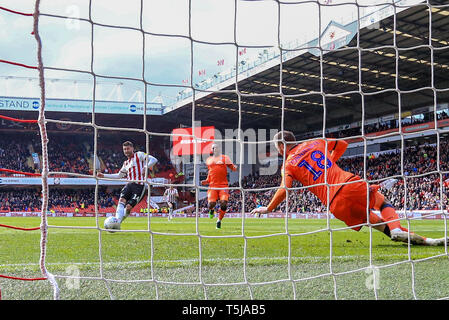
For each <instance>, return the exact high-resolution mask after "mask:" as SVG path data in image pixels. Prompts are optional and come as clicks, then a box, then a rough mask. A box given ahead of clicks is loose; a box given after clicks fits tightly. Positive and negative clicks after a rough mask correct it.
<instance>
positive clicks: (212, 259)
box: [0, 253, 407, 268]
mask: <svg viewBox="0 0 449 320" xmlns="http://www.w3.org/2000/svg"><path fill="white" fill-rule="evenodd" d="M400 256H407V254H406V253H404V254H384V255H377V256H375V257H374V258H385V257H400ZM355 258H369V256H368V255H366V256H361V255H345V256H334V257H333V259H337V260H344V259H355ZM291 259H292V260H297V261H308V260H312V262H318V261H329V257H317V256H305V257H291ZM243 260H244V259H243V258H210V259H203V260H202V261H203V262H226V261H228V262H234V261H242V262H243ZM246 260H247V261H251V260H288V257H247V258H246ZM193 262H198V259H178V260H165V259H162V260H153V263H181V264H182V263H193ZM145 263H151V261H150V260H148V261H124V262H103V265H132V264H145ZM99 264H100V262H56V263H47V264H46V265H47V266H58V265H99ZM34 265H38V263H17V264H0V268H1V267H26V266H34Z"/></svg>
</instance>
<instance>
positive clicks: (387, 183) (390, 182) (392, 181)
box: [379, 178, 398, 190]
mask: <svg viewBox="0 0 449 320" xmlns="http://www.w3.org/2000/svg"><path fill="white" fill-rule="evenodd" d="M396 182H398V179H394V178H391V179H387V180H385V181H383V182H381V183H380V184H379V185H380V187H381V188H384V189H387V190H390V189H391V188H393V186H394V185H395V184H396Z"/></svg>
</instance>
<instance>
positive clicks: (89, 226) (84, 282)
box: [0, 217, 449, 300]
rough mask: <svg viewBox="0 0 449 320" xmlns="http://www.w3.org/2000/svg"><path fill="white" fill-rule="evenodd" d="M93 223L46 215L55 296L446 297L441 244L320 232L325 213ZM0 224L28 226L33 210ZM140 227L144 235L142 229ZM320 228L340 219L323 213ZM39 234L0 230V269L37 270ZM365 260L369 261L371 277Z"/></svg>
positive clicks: (4, 288)
mask: <svg viewBox="0 0 449 320" xmlns="http://www.w3.org/2000/svg"><path fill="white" fill-rule="evenodd" d="M96 221H97V220H96V218H56V217H49V218H48V224H49V226H50V228H49V232H48V244H47V256H46V266H47V269H48V271H49V272H51V273H52V274H54V275H55V276H56V280H57V282H58V286H59V288H60V299H83V300H84V299H95V300H97V299H111V297H112V298H114V299H139V300H141V299H142V300H146V299H183V300H186V299H190V300H191V299H212V300H216V299H231V300H232V299H241V300H246V299H278V300H279V299H295V298H296V299H301V300H304V299H320V300H321V299H335V298H337V299H376V298H377V299H439V298H445V297H449V256H448V254H447V248H445V247H416V246H415V247H413V246H412V247H410V250H409V248H408V246H407V245H406V244H402V243H396V242H392V241H391V240H389V239H388V238H387V237H386V236H385V235H383V234H381V233H379V232H377V231H375V230H372V232H370V231H369V229H368V228H366V227H364V228H362V230H361V231H360V232H355V231H352V230H338V231H333V232H329V231H328V230H327V220H304V219H289V220H285V219H255V218H246V219H244V220H243V219H240V218H228V219H226V218H225V220H224V221H223V226H222V229H220V230H217V229H215V219H214V220H211V219H208V218H199V219H195V218H175V219H174V220H172V221H171V222H169V221H167V219H166V218H151V219H150V220H148V218H136V217H130V218H128V219H127V220H125V222H124V223H123V225H122V229H123V230H133V232H117V233H108V232H104V231H103V232H100V231H99V230H98V229H96ZM103 221H104V218H99V219H98V222H99V224H100V225H102V223H103ZM0 223H1V224H6V225H14V226H20V227H36V226H39V224H40V218H16V217H15V218H1V219H0ZM402 224H403V226H407V222H403V223H402ZM69 227H78V228H80V227H81V229H73V228H69ZM148 227H150V230H151V231H152V233H149V232H142V231H144V230H148ZM330 227H331V228H334V229H335V228H337V229H338V228H344V227H345V225H344V224H343V223H341V222H340V221H337V220H330ZM410 229H411V231H413V232H416V233H419V234H422V235H424V236H428V237H434V238H437V237H442V236H444V230H445V223H444V221H443V220H410ZM134 231H135V232H134ZM165 233H169V234H170V235H167V234H165ZM198 234H199V235H200V236H198ZM40 237H41V234H40V231H39V230H38V231H19V230H12V229H6V228H0V257H1V260H0V274H2V275H8V276H16V277H27V278H33V277H41V273H40V269H39V258H40ZM370 237H372V246H371V253H372V254H371V255H370ZM331 251H332V256H331V255H330V253H331ZM100 252H101V260H100ZM200 252H201V255H200ZM245 256H246V259H244V257H245ZM370 262H371V263H372V265H374V266H376V267H378V268H377V269H374V275H375V276H374V277H373V272H372V271H371V272H370V271H369V270H367V267H369V266H370ZM68 276H79V277H81V279H80V280H79V281H74V280H73V278H70V277H68ZM374 279H375V280H374ZM139 280H143V281H139ZM0 290H1V293H2V299H4V300H19V299H20V300H21V299H33V300H34V299H53V291H52V287H51V285H50V283H49V282H48V281H31V282H30V281H18V280H10V279H4V278H0Z"/></svg>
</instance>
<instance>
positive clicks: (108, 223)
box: [104, 216, 120, 232]
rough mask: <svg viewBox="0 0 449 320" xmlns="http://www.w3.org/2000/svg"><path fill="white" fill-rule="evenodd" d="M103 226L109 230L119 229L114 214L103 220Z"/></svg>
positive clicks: (118, 223)
mask: <svg viewBox="0 0 449 320" xmlns="http://www.w3.org/2000/svg"><path fill="white" fill-rule="evenodd" d="M104 228H105V229H109V230H120V222H119V221H118V219H117V218H116V217H114V216H111V217H108V218H106V220H104ZM110 232H113V231H110Z"/></svg>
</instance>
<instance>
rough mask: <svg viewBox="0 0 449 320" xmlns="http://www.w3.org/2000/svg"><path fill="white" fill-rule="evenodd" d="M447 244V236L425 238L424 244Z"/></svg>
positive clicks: (448, 240)
mask: <svg viewBox="0 0 449 320" xmlns="http://www.w3.org/2000/svg"><path fill="white" fill-rule="evenodd" d="M445 243H446V244H447V245H449V237H448V238H439V239H432V238H427V239H426V244H427V245H428V246H444V244H445Z"/></svg>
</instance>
